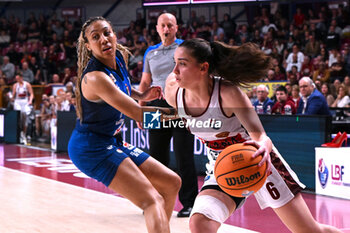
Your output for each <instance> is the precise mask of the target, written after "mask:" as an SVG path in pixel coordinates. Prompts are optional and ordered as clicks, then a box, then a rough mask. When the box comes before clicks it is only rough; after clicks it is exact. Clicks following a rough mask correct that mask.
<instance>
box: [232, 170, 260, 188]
mask: <svg viewBox="0 0 350 233" xmlns="http://www.w3.org/2000/svg"><path fill="white" fill-rule="evenodd" d="M260 177H261V174H260V172H257V173H255V174H252V175H250V176H244V175H241V176H239V177H229V178H225V180H226V183H227V185H228V186H235V185H237V184H238V185H241V184H245V183H248V182H251V181H253V180H256V179H259V178H260Z"/></svg>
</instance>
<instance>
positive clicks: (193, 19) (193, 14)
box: [156, 10, 199, 27]
mask: <svg viewBox="0 0 350 233" xmlns="http://www.w3.org/2000/svg"><path fill="white" fill-rule="evenodd" d="M156 22H157V19H156ZM193 22H196V24H199V19H198V17H197V13H196V11H195V10H192V11H191V16H190V18H189V19H188V21H187V27H190V26H191V25H193Z"/></svg>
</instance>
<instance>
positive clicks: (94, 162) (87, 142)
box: [68, 130, 149, 187]
mask: <svg viewBox="0 0 350 233" xmlns="http://www.w3.org/2000/svg"><path fill="white" fill-rule="evenodd" d="M68 154H69V157H70V159H71V160H72V162H73V163H74V165H75V166H76V167H77V168H78V169H79V170H80V171H82V172H83V173H85V174H86V175H88V176H90V177H92V178H94V179H96V180H98V181H100V182H102V183H103V184H104V185H106V186H107V187H108V186H109V184H110V183H111V182H112V179H113V178H114V176H115V174H116V172H117V170H118V167H119V165H120V164H121V162H122V161H123V160H124V159H125V158H130V159H131V160H132V161H133V162H134V163H135V164H136V165H137V166H140V165H141V164H142V163H143V162H144V161H145V160H146V159H147V158H148V157H149V154H147V153H145V152H143V151H142V150H140V149H138V148H136V147H134V146H133V145H130V144H128V143H125V142H123V141H122V140H120V139H116V138H114V137H108V136H103V135H99V134H95V133H91V132H79V131H77V130H74V131H73V133H72V136H71V138H70V140H69V144H68Z"/></svg>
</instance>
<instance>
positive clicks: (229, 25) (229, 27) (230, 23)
mask: <svg viewBox="0 0 350 233" xmlns="http://www.w3.org/2000/svg"><path fill="white" fill-rule="evenodd" d="M220 27H222V29H224V32H225V36H226V38H227V39H229V38H233V37H234V36H235V31H236V23H235V22H234V20H232V19H231V18H230V15H229V14H227V13H226V14H224V19H223V21H222V22H221V23H220ZM247 37H248V34H247Z"/></svg>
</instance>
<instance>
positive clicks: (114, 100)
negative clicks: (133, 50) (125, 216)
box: [68, 17, 181, 233]
mask: <svg viewBox="0 0 350 233" xmlns="http://www.w3.org/2000/svg"><path fill="white" fill-rule="evenodd" d="M126 55H127V50H126V49H125V48H124V47H122V46H121V45H119V44H117V38H116V35H115V32H114V31H113V29H112V26H111V23H110V22H108V21H107V20H105V19H104V18H102V17H95V18H91V19H89V20H88V21H86V22H85V24H84V25H83V27H82V30H81V33H80V36H79V40H78V80H77V85H76V87H77V88H76V97H77V116H78V119H77V123H76V127H75V129H74V131H73V133H72V136H71V138H70V141H69V145H68V153H69V156H70V158H71V160H72V161H73V163H74V164H75V165H76V166H77V167H78V168H79V169H80V170H81V171H82V172H84V173H85V174H86V175H88V176H90V177H92V178H94V179H96V180H98V181H100V182H102V183H103V184H105V185H106V186H107V187H109V188H110V189H112V190H113V191H115V192H117V193H119V194H121V195H122V196H124V197H125V198H127V199H129V200H130V201H131V202H133V203H134V204H135V205H137V206H138V207H140V208H141V209H142V210H143V211H144V216H145V220H146V226H147V229H148V232H154V233H155V232H170V229H169V220H170V217H171V214H172V211H173V208H174V205H175V201H176V196H177V193H178V191H179V189H180V186H181V180H180V177H179V176H177V175H176V173H174V172H173V171H171V170H170V169H168V168H166V167H165V166H164V165H162V164H161V163H159V162H158V161H156V160H155V159H153V158H152V157H150V156H149V155H148V154H146V153H145V152H143V151H141V150H140V149H138V148H135V147H134V146H132V145H130V144H128V143H124V142H123V141H122V139H121V137H120V136H116V135H118V134H117V133H118V131H119V130H120V128H121V126H122V124H123V120H124V115H127V116H128V117H130V118H132V119H135V120H136V121H140V122H142V111H143V110H145V108H147V107H141V106H140V105H139V104H138V103H137V102H136V101H135V100H134V99H136V100H145V101H149V100H154V99H157V98H161V96H162V95H161V88H159V87H150V88H148V89H147V90H145V91H144V92H142V93H141V92H139V91H136V90H134V89H133V88H132V87H131V86H130V81H129V78H128V72H127V70H126V64H125V62H124V58H125V56H126ZM154 109H155V108H153V110H154ZM147 111H150V109H149V107H148V109H147ZM116 208H118V207H117V206H116ZM116 227H117V226H116Z"/></svg>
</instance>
